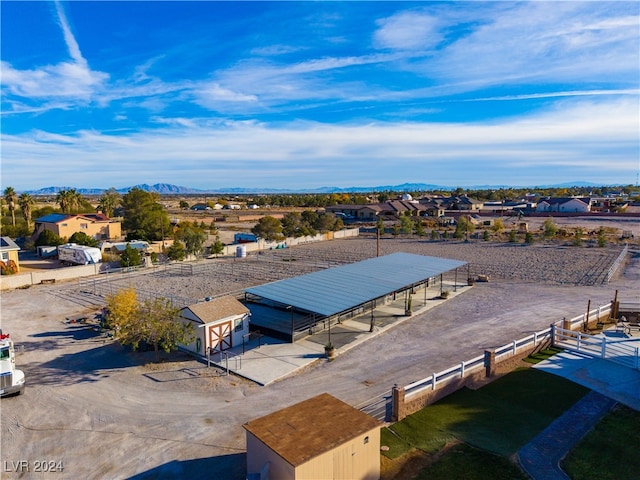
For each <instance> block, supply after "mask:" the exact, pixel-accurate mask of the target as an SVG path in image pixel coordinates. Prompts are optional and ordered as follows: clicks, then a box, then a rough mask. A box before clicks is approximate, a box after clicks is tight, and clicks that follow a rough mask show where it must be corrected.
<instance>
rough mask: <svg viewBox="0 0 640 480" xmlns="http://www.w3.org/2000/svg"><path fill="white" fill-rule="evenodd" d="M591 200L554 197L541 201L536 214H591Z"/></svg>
mask: <svg viewBox="0 0 640 480" xmlns="http://www.w3.org/2000/svg"><path fill="white" fill-rule="evenodd" d="M590 211H591V200H590V199H589V198H562V197H552V198H546V199H543V200H540V201H539V202H538V205H537V206H536V212H558V213H561V212H573V213H575V212H580V213H585V212H590Z"/></svg>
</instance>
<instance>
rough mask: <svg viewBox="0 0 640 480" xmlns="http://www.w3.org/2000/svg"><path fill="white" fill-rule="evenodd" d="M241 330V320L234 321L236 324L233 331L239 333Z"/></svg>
mask: <svg viewBox="0 0 640 480" xmlns="http://www.w3.org/2000/svg"><path fill="white" fill-rule="evenodd" d="M241 330H242V319H240V320H236V324H235V331H236V332H239V331H241Z"/></svg>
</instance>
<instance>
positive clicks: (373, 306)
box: [369, 300, 376, 333]
mask: <svg viewBox="0 0 640 480" xmlns="http://www.w3.org/2000/svg"><path fill="white" fill-rule="evenodd" d="M375 306H376V301H375V300H373V301H372V302H371V323H370V324H369V333H371V332H373V327H374V325H375V319H374V318H373V309H374V308H375Z"/></svg>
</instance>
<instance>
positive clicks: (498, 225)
mask: <svg viewBox="0 0 640 480" xmlns="http://www.w3.org/2000/svg"><path fill="white" fill-rule="evenodd" d="M492 228H493V231H494V233H497V234H500V232H502V230H504V222H503V221H502V219H500V218H498V219H496V221H495V222H493V227H492Z"/></svg>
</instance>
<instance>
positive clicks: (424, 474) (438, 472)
mask: <svg viewBox="0 0 640 480" xmlns="http://www.w3.org/2000/svg"><path fill="white" fill-rule="evenodd" d="M528 478H529V477H528V476H527V475H526V474H524V473H523V472H522V471H521V470H520V469H519V468H518V467H517V466H515V465H514V464H513V463H511V462H510V461H509V460H507V459H506V458H504V457H501V456H499V455H494V454H492V453H489V452H485V451H483V450H479V449H477V448H473V447H471V446H470V445H467V444H464V443H461V444H459V445H455V446H453V447H452V448H451V449H449V451H447V453H446V454H445V455H443V456H442V457H441V458H440V460H439V461H437V462H435V463H433V464H432V465H430V466H428V467H426V468H424V469H423V470H422V471H421V472H420V473H419V474H418V476H417V477H415V479H416V480H451V479H456V480H461V479H463V480H487V479H491V480H528Z"/></svg>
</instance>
